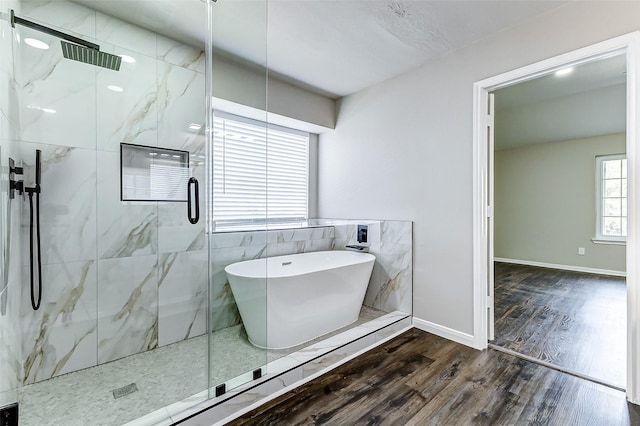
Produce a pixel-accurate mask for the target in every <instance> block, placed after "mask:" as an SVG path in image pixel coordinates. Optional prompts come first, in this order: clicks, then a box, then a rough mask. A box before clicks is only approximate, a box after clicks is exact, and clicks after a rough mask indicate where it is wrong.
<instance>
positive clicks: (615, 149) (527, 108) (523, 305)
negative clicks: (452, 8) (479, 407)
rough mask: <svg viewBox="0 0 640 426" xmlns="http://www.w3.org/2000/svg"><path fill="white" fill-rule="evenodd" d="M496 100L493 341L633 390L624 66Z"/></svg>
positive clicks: (511, 90)
mask: <svg viewBox="0 0 640 426" xmlns="http://www.w3.org/2000/svg"><path fill="white" fill-rule="evenodd" d="M492 95H493V96H492V98H493V99H494V102H495V108H494V127H493V130H494V138H493V140H494V147H493V152H490V153H489V155H490V156H493V161H492V163H493V168H492V170H489V173H492V174H493V179H491V181H492V182H493V188H490V194H493V197H492V198H493V203H492V204H493V206H494V215H493V223H494V226H493V244H492V246H493V254H494V264H493V267H494V274H493V286H494V322H495V328H494V330H495V332H494V336H489V339H490V343H489V344H490V346H491V347H492V348H494V349H497V350H503V351H508V352H513V353H515V354H518V355H521V356H525V357H527V358H528V359H531V360H534V361H536V362H541V363H545V364H548V365H549V366H553V367H554V368H557V369H561V370H563V371H566V372H570V373H571V374H574V375H578V376H580V377H582V378H585V379H588V380H591V381H595V382H598V383H601V384H605V385H608V386H610V387H614V388H616V389H619V390H624V389H625V386H626V362H625V361H626V311H627V308H626V283H625V274H626V272H625V270H626V266H625V260H626V259H625V257H626V253H625V251H626V247H625V242H626V241H625V238H626V231H627V229H626V228H627V226H626V224H627V217H626V212H627V203H626V201H627V200H626V192H627V191H626V179H627V174H626V120H625V118H626V57H625V55H624V54H622V53H621V54H619V55H616V56H612V57H606V58H604V59H595V60H593V61H590V62H586V63H583V64H580V65H577V66H573V67H567V68H563V69H561V70H559V71H557V72H554V73H551V74H547V75H545V76H541V77H538V78H535V79H532V80H528V81H526V82H522V83H519V84H516V85H512V86H509V87H506V88H502V89H499V90H496V91H494V92H492ZM490 238H491V236H490ZM491 266H492V265H489V268H491ZM491 284H492V283H491V282H490V283H489V285H491ZM492 337H493V338H492Z"/></svg>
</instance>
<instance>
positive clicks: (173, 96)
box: [158, 62, 205, 163]
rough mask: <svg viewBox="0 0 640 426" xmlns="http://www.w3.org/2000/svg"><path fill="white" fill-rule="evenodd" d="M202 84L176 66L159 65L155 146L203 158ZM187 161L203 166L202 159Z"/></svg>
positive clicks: (199, 76)
mask: <svg viewBox="0 0 640 426" xmlns="http://www.w3.org/2000/svg"><path fill="white" fill-rule="evenodd" d="M204 83H205V79H204V75H202V74H199V73H197V72H195V71H191V70H188V69H185V68H181V67H179V66H176V65H171V64H168V63H163V62H160V63H159V68H158V145H159V146H161V147H164V148H173V149H181V150H186V151H189V152H190V153H191V154H195V155H198V154H199V155H204V148H205V140H204V122H205V109H204V102H203V95H204V90H205V84H204ZM197 126H200V127H197ZM192 127H193V128H192ZM191 160H192V161H194V162H201V163H202V162H204V159H201V158H199V157H195V158H191Z"/></svg>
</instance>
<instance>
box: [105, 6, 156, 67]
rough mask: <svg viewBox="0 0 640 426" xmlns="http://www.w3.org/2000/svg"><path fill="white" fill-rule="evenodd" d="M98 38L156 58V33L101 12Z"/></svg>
mask: <svg viewBox="0 0 640 426" xmlns="http://www.w3.org/2000/svg"><path fill="white" fill-rule="evenodd" d="M96 38H97V39H98V40H100V41H102V42H106V43H109V44H113V45H116V46H119V47H123V48H126V49H130V50H133V51H135V52H138V53H142V54H143V55H145V56H148V57H150V58H155V56H156V38H157V35H156V33H153V32H151V31H148V30H145V29H143V28H141V27H138V26H135V25H132V24H129V23H127V22H124V21H122V20H120V19H117V18H114V17H112V16H109V15H105V14H104V13H101V12H96Z"/></svg>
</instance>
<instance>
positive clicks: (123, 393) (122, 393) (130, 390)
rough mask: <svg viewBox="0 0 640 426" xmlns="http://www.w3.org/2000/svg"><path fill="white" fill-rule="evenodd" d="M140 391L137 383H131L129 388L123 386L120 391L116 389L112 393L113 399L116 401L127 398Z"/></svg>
mask: <svg viewBox="0 0 640 426" xmlns="http://www.w3.org/2000/svg"><path fill="white" fill-rule="evenodd" d="M137 390H138V386H136V384H135V383H131V384H129V385H127V386H123V387H121V388H118V389H114V390H112V391H111V392H113V398H114V399H118V398H122V397H123V396H127V395H129V394H130V393H134V392H136V391H137Z"/></svg>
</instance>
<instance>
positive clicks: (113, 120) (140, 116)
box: [96, 47, 158, 151]
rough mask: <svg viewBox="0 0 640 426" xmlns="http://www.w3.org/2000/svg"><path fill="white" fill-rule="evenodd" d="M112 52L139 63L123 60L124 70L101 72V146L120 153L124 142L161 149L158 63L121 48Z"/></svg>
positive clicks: (99, 126) (99, 138)
mask: <svg viewBox="0 0 640 426" xmlns="http://www.w3.org/2000/svg"><path fill="white" fill-rule="evenodd" d="M112 51H113V53H114V54H117V55H127V56H130V57H132V58H134V59H135V62H134V63H130V62H126V61H122V64H121V66H120V71H113V70H108V69H104V68H98V69H97V85H96V93H97V100H98V103H97V111H98V119H97V123H96V126H97V127H96V132H97V147H98V149H100V150H106V151H119V150H120V143H129V144H137V145H147V146H157V144H158V124H157V123H158V108H157V106H158V105H157V97H158V88H157V80H156V78H157V77H156V73H157V61H156V60H155V59H153V58H150V57H148V56H145V55H142V54H139V53H136V52H133V51H131V50H126V49H123V48H119V47H116V48H112Z"/></svg>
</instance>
